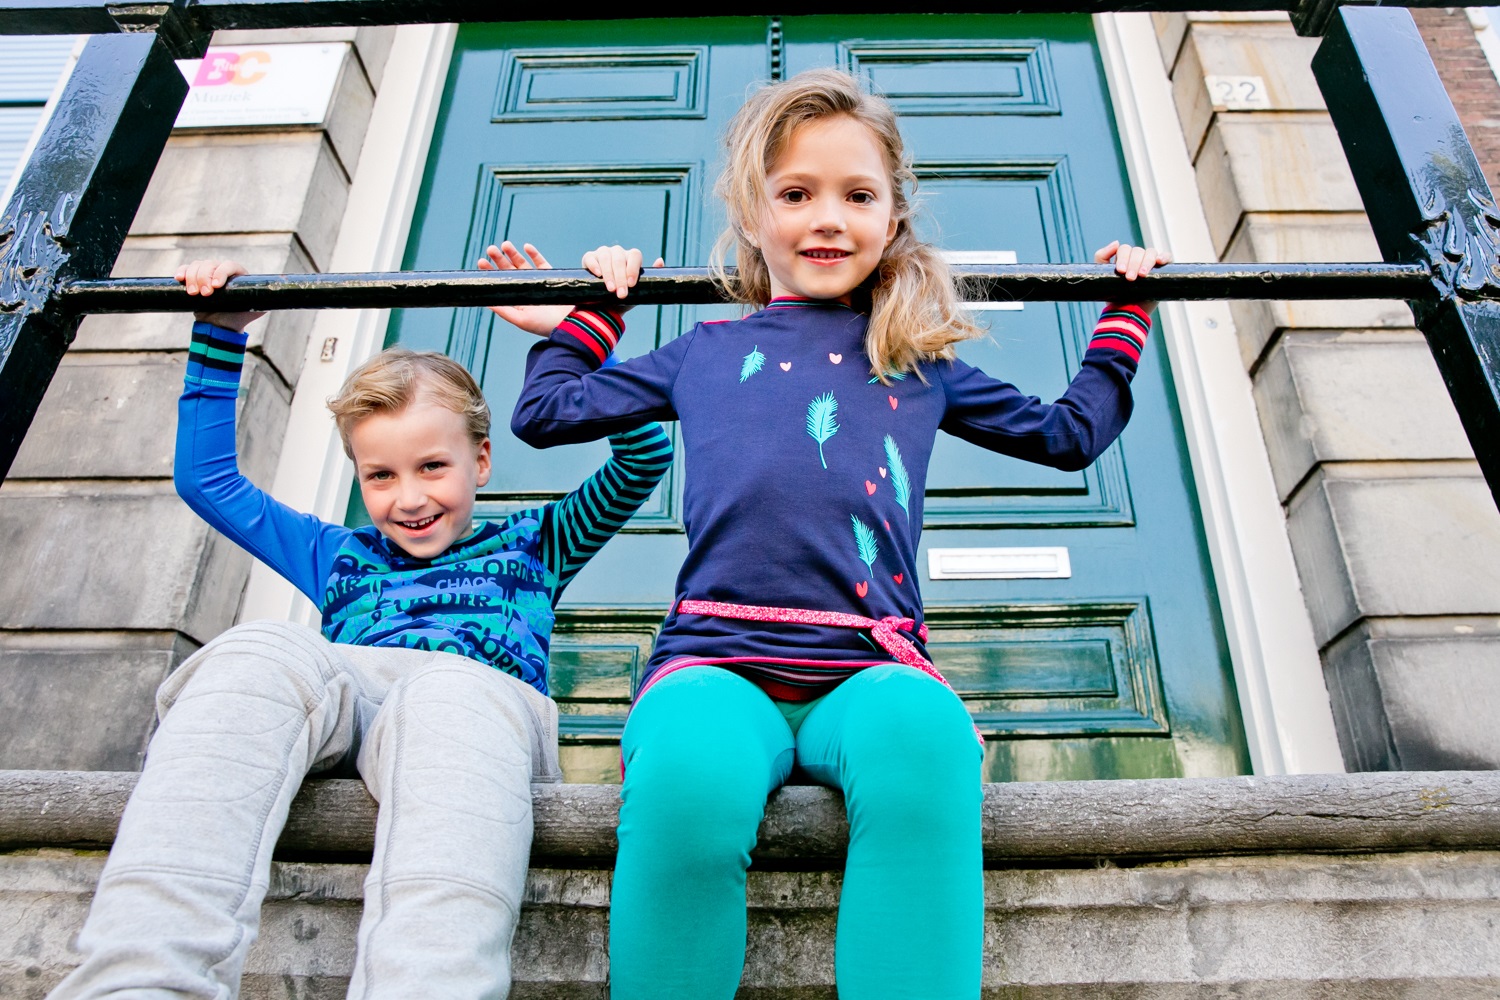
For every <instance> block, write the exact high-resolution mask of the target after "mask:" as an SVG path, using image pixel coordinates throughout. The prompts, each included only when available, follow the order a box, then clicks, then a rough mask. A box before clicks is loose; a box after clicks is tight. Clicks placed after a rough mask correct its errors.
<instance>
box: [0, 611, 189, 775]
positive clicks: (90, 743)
mask: <svg viewBox="0 0 1500 1000" xmlns="http://www.w3.org/2000/svg"><path fill="white" fill-rule="evenodd" d="M196 648H197V646H196V644H194V643H191V642H189V641H187V640H186V639H184V638H183V637H182V636H181V635H179V634H177V633H176V632H0V767H4V768H38V769H44V770H62V769H68V770H94V771H134V770H137V769H139V768H140V766H141V758H142V756H143V755H144V754H145V752H146V741H147V739H148V738H149V737H150V734H151V731H152V728H153V725H152V724H153V721H154V717H155V714H156V707H155V697H154V696H155V693H156V686H157V685H158V684H160V683H161V681H162V679H163V678H165V677H166V676H167V674H168V673H170V672H171V670H172V669H173V668H174V667H176V666H177V664H179V663H181V662H182V661H183V660H184V659H186V658H187V657H188V656H189V655H191V654H192V652H193V650H194V649H196Z"/></svg>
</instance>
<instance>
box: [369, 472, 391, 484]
mask: <svg viewBox="0 0 1500 1000" xmlns="http://www.w3.org/2000/svg"><path fill="white" fill-rule="evenodd" d="M365 478H366V479H373V480H375V481H376V482H385V481H386V480H387V479H390V478H392V475H391V473H390V472H388V471H387V470H385V469H377V470H375V471H374V472H370V473H366V474H365Z"/></svg>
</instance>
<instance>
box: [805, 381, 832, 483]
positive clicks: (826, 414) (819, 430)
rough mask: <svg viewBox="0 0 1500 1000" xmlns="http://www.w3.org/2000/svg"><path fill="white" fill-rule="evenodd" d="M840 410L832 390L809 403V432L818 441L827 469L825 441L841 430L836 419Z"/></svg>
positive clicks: (820, 457)
mask: <svg viewBox="0 0 1500 1000" xmlns="http://www.w3.org/2000/svg"><path fill="white" fill-rule="evenodd" d="M838 412H839V401H838V400H836V399H834V398H833V393H831V392H825V393H823V395H821V396H819V397H817V398H816V399H814V400H813V401H812V402H811V403H808V404H807V433H808V434H810V435H812V439H813V440H814V441H816V442H818V459H819V460H820V461H821V462H822V463H823V468H825V469H826V468H828V459H826V458H824V457H823V443H824V442H825V441H827V440H828V439H829V438H831V437H833V436H834V435H835V434H837V433H838V432H839V425H838V421H836V420H835V419H834V417H835V416H836V415H837V414H838Z"/></svg>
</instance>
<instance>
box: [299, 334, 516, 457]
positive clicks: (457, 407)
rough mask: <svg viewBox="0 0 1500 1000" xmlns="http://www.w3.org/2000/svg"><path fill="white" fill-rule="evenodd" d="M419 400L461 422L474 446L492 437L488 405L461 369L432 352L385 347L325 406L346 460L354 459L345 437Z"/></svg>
mask: <svg viewBox="0 0 1500 1000" xmlns="http://www.w3.org/2000/svg"><path fill="white" fill-rule="evenodd" d="M418 397H421V398H422V399H423V400H425V401H428V402H432V403H436V404H437V405H439V406H441V407H444V408H445V409H449V410H452V411H453V412H454V413H457V414H458V415H459V416H461V417H463V418H464V426H465V429H466V430H467V431H468V432H469V439H470V440H472V441H473V442H474V443H475V444H476V445H477V444H479V443H481V442H482V441H484V439H485V438H487V437H489V436H490V407H489V404H488V403H486V402H485V401H484V393H483V392H482V391H480V388H479V384H478V383H477V382H475V381H474V376H472V375H470V374H469V372H468V370H467V369H466V368H464V366H463V365H461V364H459V363H458V362H457V361H454V360H453V359H452V358H450V357H448V356H447V355H446V354H439V353H438V352H436V351H409V350H407V349H406V348H404V347H388V348H386V349H385V350H383V351H381V352H380V353H379V354H377V355H375V356H374V357H373V358H371V359H370V360H369V361H366V362H365V363H364V364H362V365H360V366H359V367H358V368H356V369H354V371H352V372H351V373H350V374H349V377H348V378H347V379H345V380H344V385H343V387H342V388H340V389H339V394H338V395H337V396H334V397H333V398H332V399H330V400H329V401H328V408H329V409H330V410H332V411H333V419H334V422H335V423H337V424H338V427H339V438H340V440H342V441H343V442H344V454H345V455H348V456H349V457H350V458H353V457H354V452H353V451H351V450H350V448H349V434H350V432H351V431H353V430H354V425H355V424H357V423H359V422H360V421H361V420H363V419H365V418H366V417H369V416H373V415H375V414H377V413H399V412H401V411H402V410H404V409H406V408H407V407H408V406H410V405H411V404H412V403H414V402H415V401H416V400H417V398H418Z"/></svg>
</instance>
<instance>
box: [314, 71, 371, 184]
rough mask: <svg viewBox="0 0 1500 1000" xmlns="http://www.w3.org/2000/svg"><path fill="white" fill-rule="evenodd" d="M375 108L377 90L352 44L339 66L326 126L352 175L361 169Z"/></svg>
mask: <svg viewBox="0 0 1500 1000" xmlns="http://www.w3.org/2000/svg"><path fill="white" fill-rule="evenodd" d="M374 107H375V90H374V88H373V87H371V86H370V80H369V78H368V77H366V76H365V72H364V69H363V67H361V66H360V64H359V59H358V57H356V56H355V54H354V49H353V47H352V46H351V47H350V49H349V53H348V55H347V56H346V58H345V59H344V64H343V66H342V67H341V68H340V69H339V78H338V83H337V84H336V85H335V86H334V90H333V100H332V101H330V102H329V105H328V118H327V120H326V122H325V123H324V124H325V128H326V129H327V132H328V141H329V142H330V143H332V144H333V151H334V152H335V153H337V154H338V158H339V162H340V163H341V164H343V167H344V173H345V174H347V175H348V176H349V177H350V178H353V176H354V172H355V170H357V169H359V154H360V149H361V147H363V146H364V142H365V133H366V132H367V131H369V128H370V111H371V109H373V108H374Z"/></svg>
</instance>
